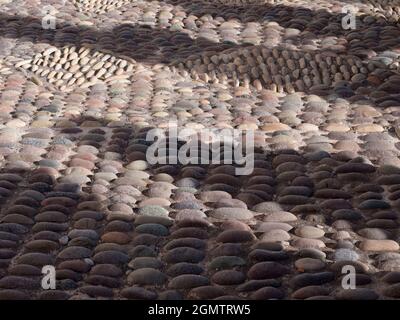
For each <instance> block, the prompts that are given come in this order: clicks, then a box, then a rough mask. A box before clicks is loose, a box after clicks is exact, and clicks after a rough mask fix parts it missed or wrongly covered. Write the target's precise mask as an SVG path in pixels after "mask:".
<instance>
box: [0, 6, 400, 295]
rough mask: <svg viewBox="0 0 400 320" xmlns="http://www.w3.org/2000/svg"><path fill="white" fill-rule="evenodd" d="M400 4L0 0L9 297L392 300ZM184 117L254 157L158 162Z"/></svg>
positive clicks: (398, 237) (0, 136) (0, 272)
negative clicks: (349, 271) (350, 18)
mask: <svg viewBox="0 0 400 320" xmlns="http://www.w3.org/2000/svg"><path fill="white" fill-rule="evenodd" d="M399 2H400V1H396V0H362V1H356V2H353V1H328V0H315V1H309V0H298V1H296V0H282V1H281V0H266V1H259V0H214V1H211V0H187V1H186V0H185V1H182V0H160V1H142V0H80V1H78V0H72V1H71V0H66V1H65V4H63V1H61V0H59V1H58V0H54V1H39V0H27V1H22V0H16V1H8V0H1V1H0V161H1V164H0V166H1V169H0V201H1V211H0V299H257V300H266V299H346V300H355V299H370V300H373V299H396V298H399V297H400V253H399V241H400V234H399V231H398V230H399V209H400V202H399V201H400V160H399V153H400V149H399V147H400V144H399V143H400V141H399V137H398V135H399V134H400V129H399V120H398V116H399V114H400V112H399V111H398V109H397V108H398V107H400V95H399V93H400V90H399V88H400V74H399V70H400V68H399V62H400V58H399V57H400V25H399V15H400V3H399ZM349 3H351V4H352V5H353V6H355V7H357V8H358V9H359V11H358V13H357V28H356V30H344V29H343V28H342V26H341V21H342V17H343V14H342V7H343V6H344V5H346V4H349ZM46 5H52V6H53V7H54V8H56V9H57V10H58V13H57V14H56V18H57V25H56V29H55V30H44V29H43V28H42V25H41V21H42V18H43V12H42V10H43V7H45V6H46ZM174 117H175V118H177V119H178V120H179V122H180V123H181V125H182V127H187V128H193V129H196V130H201V129H206V128H236V129H241V130H255V131H256V150H255V159H256V161H255V169H254V171H253V173H252V174H251V175H249V176H235V167H234V166H233V165H229V164H225V165H222V164H221V165H215V164H214V165H193V164H191V165H173V164H166V165H149V163H147V162H146V150H147V148H148V146H149V142H148V141H146V133H147V132H148V131H149V130H150V129H151V128H156V127H157V128H163V129H165V128H166V126H167V124H168V121H169V120H170V119H172V118H174ZM49 264H50V265H55V266H56V271H57V289H56V290H43V289H42V288H41V278H42V274H41V268H42V266H44V265H49ZM345 265H352V266H354V267H355V269H356V271H357V277H356V283H357V288H356V289H355V290H344V289H343V288H342V286H341V279H342V277H343V274H342V267H343V266H345Z"/></svg>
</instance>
